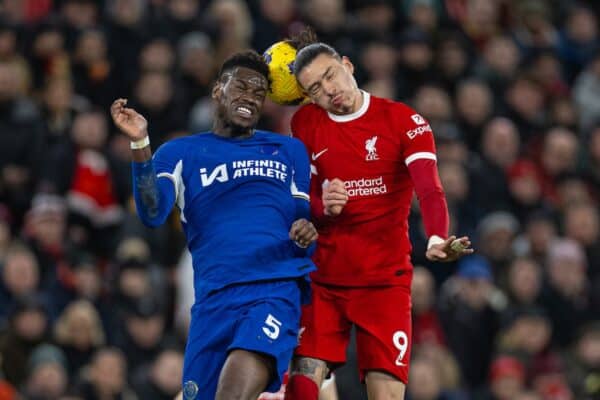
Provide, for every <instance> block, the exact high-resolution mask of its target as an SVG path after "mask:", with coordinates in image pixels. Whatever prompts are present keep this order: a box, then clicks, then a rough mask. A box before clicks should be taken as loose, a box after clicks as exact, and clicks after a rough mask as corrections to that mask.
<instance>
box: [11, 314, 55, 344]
mask: <svg viewBox="0 0 600 400" xmlns="http://www.w3.org/2000/svg"><path fill="white" fill-rule="evenodd" d="M47 324H48V319H47V318H46V315H45V314H44V313H43V312H42V311H40V310H34V309H30V310H25V311H23V312H20V313H19V314H18V315H17V316H15V320H14V329H15V333H16V334H17V336H18V337H20V338H23V339H25V340H27V341H29V342H35V341H37V340H39V339H41V338H42V336H43V335H44V332H46V327H47Z"/></svg>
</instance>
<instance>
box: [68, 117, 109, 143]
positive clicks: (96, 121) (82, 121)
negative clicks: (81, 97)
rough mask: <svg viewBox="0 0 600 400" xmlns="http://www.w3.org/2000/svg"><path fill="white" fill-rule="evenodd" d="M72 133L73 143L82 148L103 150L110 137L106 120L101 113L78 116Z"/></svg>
mask: <svg viewBox="0 0 600 400" xmlns="http://www.w3.org/2000/svg"><path fill="white" fill-rule="evenodd" d="M71 133H72V137H73V141H74V142H75V143H76V144H77V145H78V146H80V147H81V148H86V149H95V150H101V149H102V148H103V147H104V145H105V144H106V138H107V137H108V127H107V124H106V118H104V115H102V114H101V113H99V112H84V113H81V114H78V115H77V116H76V117H75V120H74V121H73V127H72V128H71Z"/></svg>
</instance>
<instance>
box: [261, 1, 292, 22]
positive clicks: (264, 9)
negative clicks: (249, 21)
mask: <svg viewBox="0 0 600 400" xmlns="http://www.w3.org/2000/svg"><path fill="white" fill-rule="evenodd" d="M260 11H261V14H262V15H263V16H264V17H265V18H267V19H268V20H269V21H271V22H274V23H275V24H277V25H284V24H285V23H287V22H289V21H290V20H291V19H292V18H293V17H294V14H295V13H296V5H295V4H294V1H293V0H261V1H260Z"/></svg>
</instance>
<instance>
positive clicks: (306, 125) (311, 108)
mask: <svg viewBox="0 0 600 400" xmlns="http://www.w3.org/2000/svg"><path fill="white" fill-rule="evenodd" d="M324 115H325V110H323V109H322V108H321V107H319V106H317V105H316V104H306V105H303V106H302V107H300V108H299V109H298V110H297V111H296V112H295V113H294V115H293V116H292V121H291V127H292V132H293V133H294V136H298V135H301V134H302V133H303V132H304V131H306V130H310V128H311V127H312V126H314V125H315V124H317V122H318V121H319V119H320V118H322V117H323V116H324Z"/></svg>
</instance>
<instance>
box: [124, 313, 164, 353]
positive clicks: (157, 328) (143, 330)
mask: <svg viewBox="0 0 600 400" xmlns="http://www.w3.org/2000/svg"><path fill="white" fill-rule="evenodd" d="M126 323H127V331H128V332H129V334H130V335H131V337H132V339H133V340H134V341H135V343H136V344H137V345H138V346H140V347H142V348H147V349H150V348H153V347H154V346H156V345H157V344H158V343H159V342H160V340H161V339H162V335H163V330H164V325H165V321H164V318H163V317H162V316H161V315H152V316H148V317H138V316H130V317H129V318H128V319H127V322H126Z"/></svg>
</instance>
